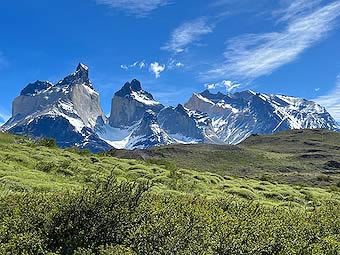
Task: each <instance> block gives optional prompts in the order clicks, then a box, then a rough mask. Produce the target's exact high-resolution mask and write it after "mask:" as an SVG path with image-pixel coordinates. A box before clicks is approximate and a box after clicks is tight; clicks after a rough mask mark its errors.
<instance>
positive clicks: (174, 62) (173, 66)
mask: <svg viewBox="0 0 340 255" xmlns="http://www.w3.org/2000/svg"><path fill="white" fill-rule="evenodd" d="M182 67H184V64H183V63H182V62H180V61H177V60H176V59H173V58H170V59H169V61H168V63H167V69H169V70H173V69H176V68H182Z"/></svg>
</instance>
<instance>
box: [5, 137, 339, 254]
mask: <svg viewBox="0 0 340 255" xmlns="http://www.w3.org/2000/svg"><path fill="white" fill-rule="evenodd" d="M320 134H323V136H324V137H323V138H321V137H322V135H320ZM299 136H300V137H301V138H299ZM332 136H333V137H332ZM325 137H328V138H327V139H326V138H325ZM336 139H338V135H337V134H335V133H328V132H324V131H303V132H302V133H301V132H299V133H297V132H296V131H294V132H287V133H281V134H278V135H275V136H262V137H258V136H254V137H251V138H249V139H248V140H247V141H246V142H245V143H243V144H242V145H240V146H215V145H190V146H182V145H180V146H166V147H160V148H155V149H152V150H149V151H133V152H127V151H115V152H111V153H103V154H91V153H90V152H87V151H79V150H77V149H67V150H62V149H59V148H57V147H56V146H55V145H54V143H53V141H51V140H41V141H38V142H36V141H33V140H31V139H29V138H25V137H20V136H13V135H9V134H4V133H0V254H25V255H31V254H32V255H33V254H34V255H36V254H38V255H40V254H41V255H64V254H65V255H92V254H93V255H118V254H119V255H121V254H123V255H124V254H126V255H145V254H146V255H148V254H156V255H168V254H181V255H194V254H204V255H220V254H256V255H264V254H268V255H269V254H278V255H286V254H301V255H304V254H306V255H307V254H339V253H340V232H339V229H340V202H339V201H340V188H339V187H337V186H336V181H337V174H336V171H337V169H336V164H335V163H334V162H335V161H337V160H338V158H337V154H336V152H337V147H336V142H337V140H336ZM294 140H295V142H294ZM260 141H261V142H260ZM312 143H316V144H314V145H312ZM283 144H285V145H286V146H287V147H286V148H285V149H283V147H282V145H283ZM311 146H312V147H313V148H316V149H315V150H318V151H317V152H316V151H314V150H313V151H310V150H312V149H311ZM327 146H328V147H327ZM281 147H282V148H281ZM118 154H119V155H118ZM317 154H320V155H323V154H325V155H326V154H327V155H331V156H329V157H321V156H317V157H315V156H309V155H317ZM112 155H117V156H120V157H123V156H124V157H133V158H138V160H136V159H122V158H115V157H112ZM304 155H308V156H307V157H306V156H304ZM330 160H333V161H334V162H333V163H334V165H332V166H330V171H334V173H332V174H331V177H327V176H329V174H330V173H328V175H326V174H323V173H322V172H321V171H323V170H322V169H323V168H322V167H321V166H324V164H325V163H327V162H328V161H330ZM327 164H328V163H327ZM269 166H271V167H270V168H269ZM287 166H290V167H293V166H294V167H295V168H300V167H302V166H304V167H305V169H304V170H301V171H300V169H299V170H296V169H295V170H294V171H290V172H284V173H282V172H281V171H278V169H280V167H287ZM312 166H318V167H319V168H317V167H315V168H314V169H312ZM267 167H268V168H267ZM244 168H248V170H247V171H242V169H244ZM327 169H328V168H327ZM251 170H254V172H252V171H251ZM287 173H288V174H289V175H290V176H292V177H294V178H295V176H302V179H299V180H300V181H303V180H307V182H306V183H304V185H297V184H296V183H297V181H296V180H295V179H294V180H293V181H291V179H283V178H282V174H287ZM312 176H313V177H312ZM314 176H315V177H314ZM318 176H319V177H318ZM321 176H322V177H321ZM325 176H326V177H325ZM317 177H318V178H320V179H317V181H316V182H314V181H312V180H314V179H313V178H317ZM275 178H277V179H278V180H279V181H278V180H275ZM308 178H311V179H308ZM328 178H330V179H328ZM324 183H325V184H324Z"/></svg>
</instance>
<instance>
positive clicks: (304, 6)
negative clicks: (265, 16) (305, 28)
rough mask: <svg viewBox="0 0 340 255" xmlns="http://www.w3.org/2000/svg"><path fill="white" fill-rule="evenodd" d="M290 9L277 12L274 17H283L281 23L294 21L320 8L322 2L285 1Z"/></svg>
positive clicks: (306, 0) (319, 0) (320, 0)
mask: <svg viewBox="0 0 340 255" xmlns="http://www.w3.org/2000/svg"><path fill="white" fill-rule="evenodd" d="M283 2H284V4H288V7H286V8H283V9H280V10H278V11H275V12H274V13H273V14H274V16H278V15H279V16H281V17H280V18H279V20H278V21H279V22H284V21H288V20H291V19H294V18H296V17H298V16H300V15H306V14H308V13H309V12H311V11H312V10H313V9H314V8H315V7H316V6H318V5H319V4H320V3H321V2H322V0H293V1H292V0H284V1H283Z"/></svg>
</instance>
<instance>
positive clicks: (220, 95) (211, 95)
mask: <svg viewBox="0 0 340 255" xmlns="http://www.w3.org/2000/svg"><path fill="white" fill-rule="evenodd" d="M200 95H201V96H202V97H204V98H207V99H209V100H211V101H213V102H214V103H216V102H218V101H220V100H222V99H223V98H225V97H226V96H227V95H225V94H223V93H221V92H217V93H216V94H214V93H211V92H210V91H209V90H207V89H206V90H204V91H203V92H202V93H200Z"/></svg>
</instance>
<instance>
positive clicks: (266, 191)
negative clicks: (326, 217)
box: [0, 133, 340, 206]
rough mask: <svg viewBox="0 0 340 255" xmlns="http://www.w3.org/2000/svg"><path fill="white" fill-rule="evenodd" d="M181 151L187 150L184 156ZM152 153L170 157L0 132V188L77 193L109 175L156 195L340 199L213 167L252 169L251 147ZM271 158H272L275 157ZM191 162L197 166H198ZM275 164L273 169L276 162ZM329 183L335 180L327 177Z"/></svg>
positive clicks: (332, 192) (280, 201) (333, 192)
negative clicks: (120, 154)
mask: <svg viewBox="0 0 340 255" xmlns="http://www.w3.org/2000/svg"><path fill="white" fill-rule="evenodd" d="M183 148H190V154H189V156H188V154H187V152H186V151H184V149H183ZM212 148H214V150H212ZM216 148H219V150H218V151H217V150H216ZM155 151H157V152H158V151H162V152H164V151H167V152H170V153H172V154H173V155H176V157H172V158H170V160H169V161H167V160H164V159H163V160H158V159H153V160H148V161H138V160H128V159H118V158H114V157H111V156H109V155H107V154H103V155H96V154H91V153H89V152H86V151H79V150H76V149H68V150H62V149H59V148H57V147H54V146H53V144H52V145H50V144H48V143H46V141H44V140H43V141H41V142H34V141H32V140H30V139H28V138H24V137H19V136H13V135H9V134H3V133H1V134H0V190H1V191H2V192H5V193H6V192H27V191H34V192H53V191H63V190H65V189H81V188H82V187H84V186H86V185H89V184H92V183H93V182H95V181H97V180H101V179H103V178H105V176H109V175H113V176H115V177H116V178H117V179H118V180H120V181H123V180H125V181H137V182H152V184H153V188H152V190H153V192H156V193H169V192H170V193H173V192H175V193H186V194H203V195H205V196H210V197H224V196H226V195H227V196H229V195H231V196H236V197H239V198H242V199H246V200H251V201H259V202H261V203H267V204H277V205H290V204H294V205H300V206H305V205H306V204H308V203H311V202H315V203H317V202H318V201H322V200H328V199H338V198H339V197H340V193H339V190H340V188H338V187H336V186H330V187H327V188H319V187H312V186H308V185H303V186H302V185H288V184H285V183H278V182H277V181H274V180H272V178H271V175H270V174H272V171H273V169H272V168H269V169H268V170H266V169H261V173H262V174H263V176H262V178H260V179H253V178H249V177H247V174H244V175H243V176H241V175H242V173H243V172H242V171H241V170H239V172H238V175H239V176H237V175H236V174H235V173H237V172H233V171H220V170H218V169H220V168H218V167H217V168H216V169H215V168H214V166H215V165H216V166H218V165H219V166H220V167H222V165H223V164H225V166H226V167H228V168H230V169H232V166H234V167H235V166H238V164H239V165H240V166H238V167H239V169H242V166H243V165H244V166H246V165H247V164H249V165H248V167H250V169H252V166H254V165H255V164H254V163H253V161H256V162H261V160H262V158H265V156H264V155H262V154H261V151H260V152H258V151H255V152H254V153H252V149H251V150H250V149H248V150H245V149H242V148H238V147H235V148H234V147H230V146H206V147H204V146H201V145H199V146H188V147H186V146H179V147H178V148H177V147H176V146H174V147H164V148H157V149H155ZM216 152H218V153H216ZM270 153H273V152H270ZM210 154H211V155H212V156H209V155H210ZM190 155H191V156H190ZM245 155H247V156H245ZM275 155H277V157H278V156H279V155H280V154H275ZM257 156H258V158H257ZM171 159H172V160H171ZM252 159H253V160H252ZM271 159H273V157H271ZM219 160H221V161H220V162H219ZM196 161H197V163H196ZM169 162H174V163H175V164H176V165H175V164H172V163H169ZM179 162H182V164H181V163H179ZM251 162H252V163H251ZM266 162H268V164H269V163H271V164H272V165H275V164H274V163H273V162H272V161H271V160H268V159H267V161H266ZM287 162H289V161H287ZM191 164H194V165H191ZM196 164H198V165H199V164H200V165H201V168H199V167H198V165H196ZM210 164H212V165H213V166H211V165H210ZM276 164H277V165H279V162H277V163H276ZM255 166H256V165H255ZM255 169H256V168H255ZM234 171H235V170H234ZM268 173H269V174H268ZM266 174H267V175H266ZM319 174H320V173H319ZM332 180H335V177H333V176H332ZM327 182H328V183H330V181H327Z"/></svg>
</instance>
